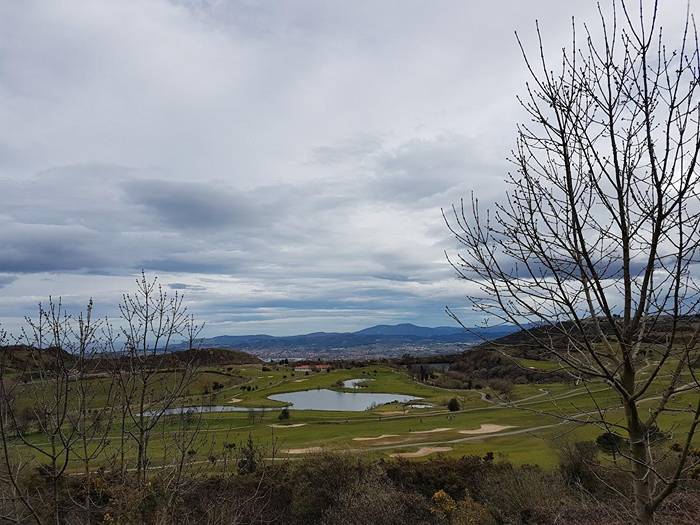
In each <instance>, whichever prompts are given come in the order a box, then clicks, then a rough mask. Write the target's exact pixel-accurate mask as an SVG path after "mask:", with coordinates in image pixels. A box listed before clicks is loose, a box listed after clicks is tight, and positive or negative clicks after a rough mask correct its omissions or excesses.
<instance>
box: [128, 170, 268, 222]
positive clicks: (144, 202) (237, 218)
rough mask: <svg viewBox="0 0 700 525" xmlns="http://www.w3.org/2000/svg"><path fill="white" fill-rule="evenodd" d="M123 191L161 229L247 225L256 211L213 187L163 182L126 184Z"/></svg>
mask: <svg viewBox="0 0 700 525" xmlns="http://www.w3.org/2000/svg"><path fill="white" fill-rule="evenodd" d="M124 190H125V192H126V195H127V199H128V200H129V201H130V202H133V203H135V204H138V205H140V206H142V207H144V208H145V209H146V210H147V211H148V212H149V213H150V214H152V216H153V217H155V218H156V219H157V220H158V221H160V222H161V223H162V224H164V225H165V226H169V227H173V228H180V229H198V228H202V229H208V228H217V227H222V226H231V225H235V226H242V227H245V226H251V225H253V224H255V223H256V222H258V221H259V217H260V211H261V210H260V209H259V208H258V207H257V206H256V205H255V203H252V202H250V201H247V200H246V199H245V198H244V196H243V195H241V194H234V193H230V192H227V191H226V190H223V189H221V188H217V187H216V186H215V185H203V184H195V183H174V182H168V181H165V180H147V181H143V180H142V181H136V182H129V183H128V184H126V185H125V187H124Z"/></svg>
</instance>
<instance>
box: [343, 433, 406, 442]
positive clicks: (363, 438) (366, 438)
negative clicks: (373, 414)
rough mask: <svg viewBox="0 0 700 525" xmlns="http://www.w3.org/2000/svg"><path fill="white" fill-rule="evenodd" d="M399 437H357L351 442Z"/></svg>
mask: <svg viewBox="0 0 700 525" xmlns="http://www.w3.org/2000/svg"><path fill="white" fill-rule="evenodd" d="M395 437H399V435H398V434H382V435H381V436H377V437H357V438H352V440H353V441H374V440H375V439H384V438H395Z"/></svg>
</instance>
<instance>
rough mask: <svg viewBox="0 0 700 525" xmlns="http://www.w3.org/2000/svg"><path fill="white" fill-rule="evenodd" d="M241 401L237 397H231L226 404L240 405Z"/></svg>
mask: <svg viewBox="0 0 700 525" xmlns="http://www.w3.org/2000/svg"><path fill="white" fill-rule="evenodd" d="M241 401H243V400H242V399H240V398H238V397H232V398H231V399H229V400H228V401H227V402H228V403H240V402H241Z"/></svg>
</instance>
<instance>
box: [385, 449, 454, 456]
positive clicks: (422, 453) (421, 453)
mask: <svg viewBox="0 0 700 525" xmlns="http://www.w3.org/2000/svg"><path fill="white" fill-rule="evenodd" d="M450 450H452V447H421V448H419V449H418V450H416V451H415V452H396V453H394V454H390V456H391V457H392V458H422V457H425V456H428V455H429V454H435V453H437V452H449V451H450Z"/></svg>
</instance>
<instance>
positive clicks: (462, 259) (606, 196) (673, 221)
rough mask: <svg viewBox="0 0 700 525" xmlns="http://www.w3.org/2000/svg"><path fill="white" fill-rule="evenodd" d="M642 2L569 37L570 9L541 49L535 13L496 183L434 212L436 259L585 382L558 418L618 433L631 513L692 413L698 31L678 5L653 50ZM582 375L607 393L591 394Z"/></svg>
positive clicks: (653, 490)
mask: <svg viewBox="0 0 700 525" xmlns="http://www.w3.org/2000/svg"><path fill="white" fill-rule="evenodd" d="M647 4H648V2H644V1H640V2H639V4H638V5H636V6H635V7H632V6H630V5H629V4H628V3H626V2H624V1H623V2H619V3H616V2H613V3H612V4H611V6H610V9H609V11H607V12H603V10H602V9H600V8H599V11H600V26H599V28H597V29H596V30H595V32H594V31H593V30H589V27H588V26H584V27H583V31H582V32H581V33H582V36H583V37H582V38H581V37H580V35H579V34H578V33H577V27H576V24H575V23H573V24H572V27H573V38H572V42H571V48H570V49H565V50H563V51H562V54H561V56H560V57H558V58H557V59H556V60H555V61H554V63H550V62H549V61H548V59H547V57H546V53H545V52H544V46H543V43H542V36H541V33H540V28H539V26H537V36H538V41H539V49H538V52H537V53H536V58H535V59H533V58H531V56H530V55H528V53H526V52H525V51H524V46H523V44H522V43H521V41H520V39H519V38H518V43H519V44H520V48H521V50H522V51H523V57H524V60H525V64H526V66H527V70H528V71H529V77H530V81H529V82H528V83H527V85H526V95H525V96H524V97H522V98H521V99H520V102H521V105H522V107H523V108H524V110H525V111H526V112H527V113H528V114H529V116H530V121H529V122H527V123H525V124H522V125H520V126H519V127H518V135H517V147H516V148H515V150H514V151H513V153H512V159H511V160H512V162H513V163H514V165H515V170H514V172H513V173H512V174H510V175H509V177H508V179H507V184H508V186H509V190H508V191H507V194H506V196H505V198H504V199H503V200H502V201H501V202H499V203H496V204H495V205H494V206H493V207H492V208H491V209H490V210H483V209H481V207H480V205H479V201H478V199H476V198H475V197H472V199H471V203H470V205H466V206H465V204H464V202H462V203H461V205H460V206H453V207H452V209H451V210H450V212H449V213H443V215H444V216H445V220H446V222H447V225H448V227H449V228H450V230H451V232H452V233H453V234H454V235H455V236H456V239H457V240H458V242H459V243H460V244H461V247H462V249H461V253H460V254H459V255H458V256H456V257H449V256H448V258H449V259H450V262H451V264H452V265H453V267H454V268H455V269H456V270H457V272H458V274H459V276H460V277H461V278H463V279H465V280H466V281H468V282H470V283H471V286H472V289H473V290H478V291H475V292H474V293H473V294H472V295H470V296H469V301H470V302H471V304H472V305H473V307H474V308H476V309H477V310H478V311H480V312H482V313H483V314H484V315H485V316H487V317H490V318H496V319H499V320H502V321H504V322H508V323H514V324H516V325H518V326H519V327H520V328H522V329H523V330H525V331H526V332H527V333H528V334H529V337H530V338H531V340H532V341H533V342H534V343H535V344H536V345H537V346H538V347H539V348H540V349H541V351H542V352H543V353H546V354H548V355H549V356H550V357H553V358H556V359H558V360H559V361H560V362H561V364H562V366H563V367H564V368H565V369H566V370H568V371H569V372H570V373H571V374H572V375H574V376H575V378H576V380H577V381H579V382H581V384H582V385H583V386H584V387H586V388H588V391H589V392H590V394H591V404H592V406H594V408H595V411H594V413H588V414H578V415H570V416H568V419H569V420H571V421H577V422H582V423H589V424H591V423H592V424H598V425H600V426H601V427H602V428H604V429H606V431H615V432H620V433H622V434H623V435H626V438H627V440H628V443H629V445H628V446H627V447H626V449H625V450H623V451H620V452H619V453H620V454H621V455H622V456H624V458H625V460H626V461H624V462H622V461H618V463H617V465H619V468H622V469H625V470H626V472H627V473H628V475H629V477H630V481H631V485H632V486H633V493H632V496H631V497H632V502H633V507H634V514H635V515H636V519H637V521H638V522H639V523H645V524H646V523H652V522H653V520H654V513H655V512H656V511H657V509H658V508H659V507H660V506H661V505H662V504H663V502H664V500H665V499H666V498H667V497H668V496H669V495H670V494H671V493H672V492H673V491H674V490H675V489H676V488H677V487H678V486H679V484H681V483H682V482H683V481H684V480H685V479H686V478H687V477H688V475H689V472H690V471H691V470H692V469H694V468H695V467H696V460H694V459H693V458H692V457H691V456H692V454H690V452H691V448H692V442H693V436H694V435H695V432H696V428H697V425H698V423H699V422H700V382H699V381H698V378H697V377H696V371H695V369H694V366H696V365H697V359H698V348H697V343H698V336H699V335H700V318H699V317H698V313H699V312H698V301H699V299H700V294H699V293H698V292H699V291H700V290H699V289H698V283H697V265H696V263H697V250H698V245H699V242H700V232H699V231H698V230H699V228H700V202H698V184H697V183H698V169H697V162H698V154H699V153H700V106H699V105H698V102H699V100H698V82H699V80H700V55H699V54H698V39H697V32H696V28H695V24H694V21H693V18H692V16H690V14H689V13H688V14H687V16H686V19H685V26H684V29H683V30H682V31H681V32H679V33H678V34H677V37H678V41H677V47H676V48H675V49H670V48H667V47H666V45H665V43H664V35H663V31H662V28H661V26H660V23H659V10H658V5H657V4H656V3H654V4H652V5H647ZM674 36H676V35H674ZM448 312H449V313H450V314H451V315H453V316H454V317H455V319H457V315H456V314H455V312H453V311H450V310H449V309H448ZM533 327H537V328H533ZM590 383H596V384H598V385H603V386H605V387H606V388H607V389H608V392H610V391H612V392H614V393H615V394H616V397H617V399H618V400H619V403H617V404H616V405H615V406H613V407H604V406H602V405H601V404H599V403H598V401H597V397H596V395H595V394H594V390H595V389H594V388H593V387H590V386H589V384H590ZM598 388H600V387H598ZM681 395H682V399H683V400H684V403H682V404H681V403H679V402H676V399H677V398H678V397H679V396H681ZM616 409H617V410H616ZM620 409H621V410H620ZM620 413H621V416H620V417H619V418H618V417H616V416H615V414H620ZM662 416H663V418H672V419H673V418H675V419H674V420H675V421H678V422H679V425H680V426H679V428H678V433H679V435H680V438H679V439H680V443H678V446H677V447H676V448H677V451H676V453H674V454H673V455H672V456H669V454H668V453H666V452H664V451H660V450H658V448H656V447H655V446H654V439H653V436H652V434H654V432H656V431H657V430H656V429H657V427H658V425H659V424H660V423H659V422H660V418H661V417H662ZM669 462H671V463H672V468H671V469H667V468H665V467H666V466H667V465H668V463H669ZM662 467H664V468H662Z"/></svg>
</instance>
